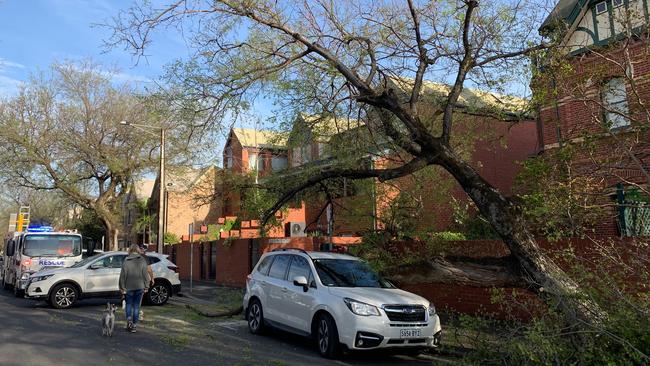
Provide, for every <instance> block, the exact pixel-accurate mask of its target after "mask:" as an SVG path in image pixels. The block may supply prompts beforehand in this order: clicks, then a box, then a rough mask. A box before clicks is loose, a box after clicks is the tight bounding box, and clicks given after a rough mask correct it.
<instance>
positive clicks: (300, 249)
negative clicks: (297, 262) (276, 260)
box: [271, 248, 311, 258]
mask: <svg viewBox="0 0 650 366" xmlns="http://www.w3.org/2000/svg"><path fill="white" fill-rule="evenodd" d="M289 250H297V251H299V252H301V253H304V254H307V256H308V257H309V258H311V256H310V255H309V253H307V251H306V250H304V249H302V248H275V249H273V250H272V251H271V252H286V251H289Z"/></svg>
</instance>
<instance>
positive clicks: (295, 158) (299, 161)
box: [291, 147, 302, 167]
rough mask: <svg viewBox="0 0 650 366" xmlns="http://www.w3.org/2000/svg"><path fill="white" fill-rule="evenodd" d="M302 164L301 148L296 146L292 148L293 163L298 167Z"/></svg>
mask: <svg viewBox="0 0 650 366" xmlns="http://www.w3.org/2000/svg"><path fill="white" fill-rule="evenodd" d="M300 164H302V159H301V157H300V148H297V147H296V148H294V149H292V150H291V165H292V166H294V167H296V166H300Z"/></svg>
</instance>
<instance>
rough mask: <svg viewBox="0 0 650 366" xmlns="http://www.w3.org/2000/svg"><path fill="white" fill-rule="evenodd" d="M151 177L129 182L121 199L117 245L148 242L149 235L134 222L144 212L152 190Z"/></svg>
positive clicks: (124, 245)
mask: <svg viewBox="0 0 650 366" xmlns="http://www.w3.org/2000/svg"><path fill="white" fill-rule="evenodd" d="M153 186H154V180H153V179H137V180H135V181H134V182H133V184H131V186H130V189H129V192H128V193H127V194H126V196H125V197H124V199H123V201H122V228H121V229H120V233H119V238H118V246H119V247H120V248H125V247H128V246H129V245H131V244H134V243H137V244H141V243H148V242H149V235H148V232H149V230H147V229H146V228H139V227H138V225H137V224H136V223H137V222H138V220H139V219H140V217H142V215H143V214H145V213H146V212H143V211H146V210H147V208H146V206H147V200H148V199H149V196H151V191H152V190H153Z"/></svg>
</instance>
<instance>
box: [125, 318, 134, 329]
mask: <svg viewBox="0 0 650 366" xmlns="http://www.w3.org/2000/svg"><path fill="white" fill-rule="evenodd" d="M133 328H134V326H133V322H132V321H130V320H129V321H127V322H126V330H129V331H130V330H131V329H133Z"/></svg>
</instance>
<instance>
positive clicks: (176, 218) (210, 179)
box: [148, 166, 222, 239]
mask: <svg viewBox="0 0 650 366" xmlns="http://www.w3.org/2000/svg"><path fill="white" fill-rule="evenodd" d="M218 174H219V168H217V167H216V166H209V167H206V168H192V167H179V166H173V167H168V168H167V170H166V171H165V181H166V184H165V185H166V187H165V194H164V198H165V201H164V208H165V209H164V212H165V216H164V218H163V222H164V227H165V230H164V232H165V233H171V234H174V235H175V236H177V237H178V238H179V239H181V238H183V236H187V235H188V234H189V232H188V231H189V225H190V224H192V223H193V224H194V225H193V227H194V232H195V233H196V234H200V233H201V228H202V227H204V230H203V231H205V226H206V225H207V224H208V223H215V222H216V221H217V219H218V218H219V217H220V216H221V214H222V207H221V201H220V200H219V199H215V194H216V193H218V192H217V178H218ZM158 197H159V180H158V179H156V181H155V184H154V186H153V189H152V191H151V197H150V198H149V200H148V202H149V209H150V211H151V212H154V213H157V212H158V200H159V199H158ZM156 217H157V216H156ZM153 221H154V222H153V223H152V232H154V233H157V232H158V229H157V227H158V220H157V218H154V220H153Z"/></svg>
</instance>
